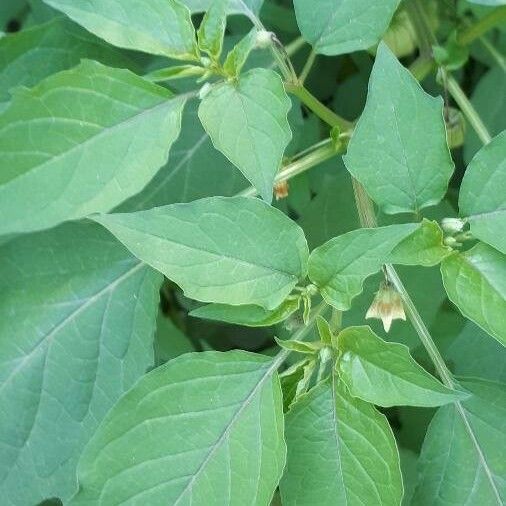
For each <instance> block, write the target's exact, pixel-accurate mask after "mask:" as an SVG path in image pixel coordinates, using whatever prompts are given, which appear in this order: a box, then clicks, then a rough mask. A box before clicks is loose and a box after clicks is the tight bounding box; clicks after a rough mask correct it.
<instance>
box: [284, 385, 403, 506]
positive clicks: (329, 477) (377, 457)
mask: <svg viewBox="0 0 506 506" xmlns="http://www.w3.org/2000/svg"><path fill="white" fill-rule="evenodd" d="M285 430H286V443H287V447H288V455H287V465H286V468H285V473H284V475H283V478H282V480H281V483H280V489H281V496H282V499H283V505H284V506H291V505H297V506H306V505H307V506H314V505H321V506H325V505H328V506H335V505H340V504H346V505H351V504H357V505H358V504H367V505H369V504H371V505H372V504H385V505H392V506H393V505H398V504H400V501H401V498H402V478H401V472H400V468H399V455H398V452H397V448H396V445H395V440H394V436H393V434H392V430H391V429H390V426H389V425H388V422H387V420H386V418H385V417H384V416H383V415H382V414H380V413H378V412H377V411H376V409H375V408H374V407H373V406H371V405H370V404H368V403H366V402H364V401H361V400H360V399H355V398H353V397H351V396H350V394H349V393H348V392H347V391H346V387H345V386H344V384H342V382H340V381H339V380H338V379H337V378H328V379H327V380H326V381H324V382H323V383H320V384H319V385H317V386H316V387H315V388H313V389H312V390H310V391H309V393H307V394H306V395H304V396H302V397H301V398H300V399H299V400H298V401H297V402H296V403H295V404H294V405H293V406H292V408H291V410H290V411H289V412H288V414H287V415H286V429H285Z"/></svg>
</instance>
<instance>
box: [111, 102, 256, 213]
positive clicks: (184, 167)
mask: <svg viewBox="0 0 506 506" xmlns="http://www.w3.org/2000/svg"><path fill="white" fill-rule="evenodd" d="M197 107H198V103H197V101H193V100H192V101H190V102H189V103H188V105H187V106H186V107H185V111H184V114H183V121H182V127H181V134H180V136H179V138H178V139H177V141H176V142H174V146H173V147H172V148H171V150H170V154H169V160H168V161H167V163H166V164H165V165H164V166H163V167H162V168H161V169H160V170H159V171H158V172H157V174H156V176H155V177H154V178H153V180H152V181H151V182H150V183H149V184H148V185H147V186H146V188H145V189H144V190H143V191H142V192H141V193H139V194H138V195H135V196H134V197H132V198H130V199H129V200H127V201H126V202H124V203H123V204H122V205H121V206H120V207H119V208H118V210H119V211H121V212H125V211H140V210H142V209H151V208H152V207H158V206H163V205H166V204H175V203H176V202H191V201H192V200H197V199H200V198H203V197H211V196H213V195H224V196H227V197H228V196H232V195H235V194H236V193H237V192H238V191H240V190H243V189H244V188H246V187H247V186H248V182H247V181H246V179H244V177H243V175H242V174H241V173H240V172H239V170H238V169H237V168H236V167H235V166H234V165H232V164H231V163H230V162H229V161H228V160H227V159H226V158H225V157H224V156H223V155H222V154H221V153H220V152H219V151H218V150H216V149H214V147H213V145H212V143H211V141H210V139H209V136H208V135H207V134H206V132H205V131H204V130H203V128H202V125H201V124H200V121H199V119H198V117H197ZM210 170H211V171H212V177H210Z"/></svg>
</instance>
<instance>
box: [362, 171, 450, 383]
mask: <svg viewBox="0 0 506 506" xmlns="http://www.w3.org/2000/svg"><path fill="white" fill-rule="evenodd" d="M353 190H354V192H355V203H356V205H357V211H358V215H359V218H360V224H361V225H362V227H376V226H377V222H376V214H375V212H374V205H373V203H372V201H371V199H370V198H369V196H368V195H367V193H366V192H365V190H364V188H363V186H362V185H361V184H360V183H359V182H358V181H357V180H356V179H353ZM385 270H386V273H387V275H388V279H389V280H390V281H391V283H392V284H393V285H394V286H395V288H396V290H397V291H398V292H399V294H400V296H401V298H402V301H403V303H404V306H405V309H406V313H407V315H408V318H409V320H410V321H411V324H412V325H413V328H414V329H415V331H416V333H417V334H418V336H419V337H420V341H422V344H423V346H424V347H425V349H426V350H427V353H428V354H429V356H430V358H431V360H432V362H433V363H434V367H435V368H436V371H437V373H438V375H439V377H440V378H441V380H442V381H443V383H444V384H445V385H446V386H447V387H448V388H454V386H455V384H454V381H453V378H452V375H451V373H450V371H449V370H448V368H447V367H446V364H445V361H444V359H443V357H442V356H441V354H440V353H439V350H438V349H437V346H436V344H435V343H434V340H433V339H432V337H431V335H430V333H429V330H428V329H427V327H426V325H425V323H424V322H423V319H422V317H421V316H420V313H419V312H418V310H417V309H416V307H415V304H414V302H413V300H412V299H411V297H410V296H409V293H408V291H407V290H406V288H405V286H404V284H403V283H402V281H401V279H400V278H399V275H398V274H397V272H396V270H395V269H394V267H393V266H392V265H386V266H385Z"/></svg>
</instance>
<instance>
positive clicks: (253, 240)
mask: <svg viewBox="0 0 506 506" xmlns="http://www.w3.org/2000/svg"><path fill="white" fill-rule="evenodd" d="M93 219H94V220H95V221H97V222H98V223H101V224H102V225H104V226H105V227H106V228H108V229H109V230H110V231H111V232H112V233H113V234H114V235H115V236H116V237H117V238H118V239H119V240H120V241H121V242H123V243H124V244H125V245H126V246H127V248H128V249H130V251H132V253H133V254H134V255H135V256H137V257H138V258H140V259H141V260H143V261H144V262H146V263H147V264H149V265H151V266H152V267H154V268H155V269H158V270H159V271H160V272H162V273H163V274H165V275H166V276H167V277H168V278H169V279H172V280H173V281H175V282H176V283H177V284H178V285H179V286H180V287H181V288H182V289H183V291H184V292H185V294H186V295H187V296H188V297H190V298H193V299H196V300H200V301H202V302H218V303H222V304H231V305H234V306H238V305H241V304H255V305H259V306H262V307H263V308H265V309H275V308H277V307H278V306H279V305H280V304H281V303H282V302H283V301H284V300H285V298H286V297H287V296H288V295H289V293H290V292H291V291H292V289H293V287H294V286H295V285H296V284H297V282H298V281H299V279H301V278H303V277H304V276H305V275H306V264H307V257H308V249H307V243H306V239H305V238H304V234H303V232H302V230H301V229H300V228H299V226H298V225H296V224H295V223H294V222H292V221H291V220H290V219H289V218H288V217H287V216H285V215H284V214H283V213H282V212H281V211H279V210H277V209H274V208H273V207H270V206H269V205H268V204H266V203H265V202H262V201H261V200H259V199H256V198H247V197H210V198H207V199H201V200H197V201H194V202H191V203H189V204H173V205H169V206H163V207H158V208H154V209H151V210H148V211H140V212H137V213H130V214H108V215H107V214H106V215H101V216H94V217H93Z"/></svg>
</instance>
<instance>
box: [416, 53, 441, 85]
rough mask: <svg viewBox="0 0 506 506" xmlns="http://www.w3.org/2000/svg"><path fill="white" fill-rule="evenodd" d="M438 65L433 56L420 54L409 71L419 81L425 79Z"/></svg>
mask: <svg viewBox="0 0 506 506" xmlns="http://www.w3.org/2000/svg"><path fill="white" fill-rule="evenodd" d="M435 67H436V65H435V63H434V60H433V59H432V58H427V57H425V56H419V57H418V58H417V59H416V60H415V61H414V62H413V63H412V64H411V65H410V66H409V71H410V72H411V73H412V74H413V76H414V78H415V79H416V80H417V81H423V80H424V79H425V78H426V77H427V76H428V75H429V74H430V73H431V72H432V70H433V69H434V68H435Z"/></svg>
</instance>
